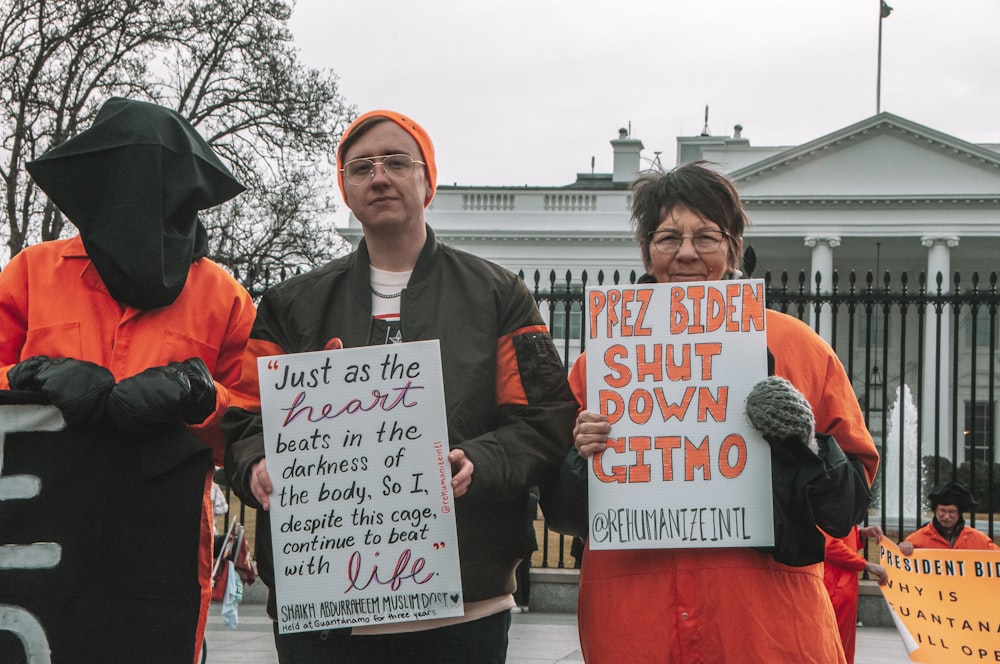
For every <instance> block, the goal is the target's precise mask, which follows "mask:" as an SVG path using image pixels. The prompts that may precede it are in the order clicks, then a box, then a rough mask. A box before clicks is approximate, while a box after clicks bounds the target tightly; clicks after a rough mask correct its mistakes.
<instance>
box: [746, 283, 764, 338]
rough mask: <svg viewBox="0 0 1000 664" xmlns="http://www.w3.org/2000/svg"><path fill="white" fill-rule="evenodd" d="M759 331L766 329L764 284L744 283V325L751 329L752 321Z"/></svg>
mask: <svg viewBox="0 0 1000 664" xmlns="http://www.w3.org/2000/svg"><path fill="white" fill-rule="evenodd" d="M751 322H752V323H753V326H754V327H755V328H756V329H757V330H758V331H759V330H763V329H764V286H763V285H762V284H743V327H742V330H743V331H744V332H749V331H750V323H751Z"/></svg>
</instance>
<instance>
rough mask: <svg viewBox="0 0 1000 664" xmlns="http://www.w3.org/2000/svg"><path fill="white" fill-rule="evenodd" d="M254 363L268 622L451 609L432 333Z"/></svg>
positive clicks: (457, 596) (446, 487)
mask: <svg viewBox="0 0 1000 664" xmlns="http://www.w3.org/2000/svg"><path fill="white" fill-rule="evenodd" d="M258 369H259V375H260V399H261V414H262V416H263V421H264V439H265V449H266V454H267V468H268V473H269V474H270V476H271V480H272V482H273V484H274V493H273V494H272V498H271V537H272V543H273V546H274V567H275V592H276V597H277V603H278V623H279V630H280V631H281V633H288V632H303V631H309V630H317V629H328V628H333V627H343V626H349V625H369V624H378V623H390V622H401V621H409V620H422V619H430V618H445V617H449V616H456V615H462V612H463V604H462V590H461V577H460V574H459V562H458V544H457V538H456V532H455V515H454V514H453V513H452V506H453V505H454V498H453V496H452V493H451V466H450V464H449V463H448V432H447V428H446V421H447V420H446V416H445V406H444V391H443V387H442V379H441V356H440V350H439V347H438V342H437V341H421V342H415V343H406V344H393V345H389V346H370V347H366V348H356V349H345V350H335V351H324V352H316V353H301V354H296V355H280V356H271V357H261V358H259V359H258Z"/></svg>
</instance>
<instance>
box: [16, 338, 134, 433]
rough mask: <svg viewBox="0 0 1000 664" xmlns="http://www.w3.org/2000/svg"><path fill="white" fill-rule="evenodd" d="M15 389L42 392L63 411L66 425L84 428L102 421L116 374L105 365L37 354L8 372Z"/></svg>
mask: <svg viewBox="0 0 1000 664" xmlns="http://www.w3.org/2000/svg"><path fill="white" fill-rule="evenodd" d="M7 381H8V382H9V383H10V389H12V390H32V391H39V392H42V393H44V394H45V396H47V397H48V398H49V401H51V402H52V405H54V406H55V407H56V408H58V409H59V410H60V411H62V414H63V419H65V420H66V425H67V426H70V427H84V426H93V425H95V424H99V423H100V422H101V421H103V420H104V417H105V404H106V403H107V401H108V395H109V394H110V393H111V389H112V388H113V387H114V386H115V377H114V375H113V374H112V373H111V372H110V371H108V370H107V369H106V368H105V367H102V366H99V365H97V364H94V363H93V362H86V361H84V360H74V359H73V358H71V357H57V358H55V359H52V358H49V357H46V356H45V355H36V356H35V357H29V358H28V359H27V360H24V361H23V362H20V363H18V364H15V365H14V366H13V367H11V368H10V370H9V371H8V372H7Z"/></svg>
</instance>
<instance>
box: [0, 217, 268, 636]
mask: <svg viewBox="0 0 1000 664" xmlns="http://www.w3.org/2000/svg"><path fill="white" fill-rule="evenodd" d="M253 318H254V306H253V302H252V300H251V299H250V296H249V294H248V293H247V292H246V290H245V289H244V288H243V287H242V286H240V285H239V283H237V282H236V280H234V279H233V278H232V276H230V275H229V274H228V273H227V272H226V271H225V270H223V269H222V268H221V267H219V266H218V265H217V264H215V263H213V262H212V261H210V260H208V259H205V258H203V259H200V260H198V261H196V262H194V263H192V265H191V269H190V271H189V273H188V277H187V282H186V283H185V286H184V289H183V290H182V291H181V294H180V295H179V296H178V297H177V299H176V300H175V301H174V302H173V303H172V304H170V305H168V306H165V307H161V308H159V309H151V310H140V309H135V308H132V307H128V306H125V305H122V304H120V303H118V302H117V301H115V300H114V299H113V298H112V297H111V295H110V294H109V293H108V290H107V288H106V287H105V286H104V282H103V281H102V280H101V277H100V276H99V275H98V274H97V270H96V269H95V268H94V266H93V264H92V263H91V261H90V259H89V258H88V257H87V253H86V252H85V251H84V248H83V242H82V241H81V239H80V237H79V236H75V237H73V238H70V239H66V240H55V241H51V242H43V243H41V244H36V245H33V246H30V247H28V248H27V249H25V250H23V251H22V252H20V253H19V254H17V255H16V256H15V257H14V258H13V259H12V260H11V261H10V263H9V264H8V265H7V266H6V267H5V268H4V269H3V271H0V389H4V390H7V389H10V384H9V382H8V380H7V371H8V370H9V369H10V368H11V366H13V365H14V364H16V363H18V362H20V361H21V360H24V359H26V358H29V357H32V356H35V355H48V356H49V357H72V358H76V359H79V360H87V361H89V362H93V363H95V364H99V365H101V366H104V367H107V368H108V369H109V370H110V371H111V373H113V374H114V377H115V380H121V379H123V378H127V377H129V376H133V375H135V374H137V373H139V372H141V371H143V370H144V369H147V368H150V367H156V366H163V365H166V364H168V363H170V362H174V361H183V360H186V359H188V358H191V357H200V358H201V359H202V360H203V361H204V362H205V365H206V366H207V367H208V370H209V371H210V372H211V373H212V376H213V377H214V378H215V382H216V385H215V387H216V399H215V412H214V413H213V414H212V415H210V416H209V417H208V418H207V419H206V420H205V421H204V422H202V423H201V424H199V425H197V426H193V427H191V430H192V431H193V432H194V433H195V435H197V436H198V437H199V438H200V439H201V440H202V441H203V442H205V443H206V444H207V445H209V446H210V447H211V448H212V456H213V459H214V461H215V464H216V465H221V464H222V459H223V451H224V450H223V442H222V433H221V431H220V429H219V421H220V420H221V418H222V413H223V412H224V411H225V410H226V408H228V406H229V400H230V397H229V387H230V386H232V385H234V384H235V383H236V381H237V380H238V379H239V376H240V369H241V366H242V358H243V350H244V348H245V346H246V341H247V337H248V336H249V334H250V328H251V326H252V325H253ZM81 472H82V471H81ZM211 479H212V473H211V472H209V473H208V474H207V475H206V476H205V492H204V498H203V500H202V524H201V526H202V527H201V531H202V532H201V542H200V552H201V554H200V560H199V579H200V581H201V590H202V593H201V598H202V601H201V611H200V616H199V620H198V635H199V637H200V635H201V634H203V633H204V628H205V623H206V620H207V617H208V607H209V603H210V600H211V572H212V563H213V560H212V521H213V519H214V515H213V513H212V503H211Z"/></svg>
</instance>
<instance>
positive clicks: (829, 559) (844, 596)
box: [823, 526, 868, 664]
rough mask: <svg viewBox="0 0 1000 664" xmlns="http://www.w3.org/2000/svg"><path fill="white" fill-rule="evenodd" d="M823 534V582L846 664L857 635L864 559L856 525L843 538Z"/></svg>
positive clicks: (866, 562) (851, 656)
mask: <svg viewBox="0 0 1000 664" xmlns="http://www.w3.org/2000/svg"><path fill="white" fill-rule="evenodd" d="M823 535H824V537H826V556H825V558H824V561H823V563H824V565H823V568H824V569H823V581H824V583H825V584H826V590H827V592H828V593H829V594H830V601H831V602H832V603H833V612H834V613H835V614H836V616H837V627H838V628H839V629H840V641H841V643H842V644H843V645H844V655H845V656H846V657H847V664H853V663H854V644H855V641H856V639H857V635H858V634H857V631H858V572H861V571H862V570H864V568H865V565H867V564H868V561H867V560H865V557H864V556H862V555H860V554H859V553H858V550H859V549H860V548H861V544H862V542H861V535H860V534H859V533H858V527H857V526H855V527H854V528H853V529H851V532H850V533H848V534H847V535H846V536H845V537H830V536H829V535H827V534H826V533H823Z"/></svg>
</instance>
